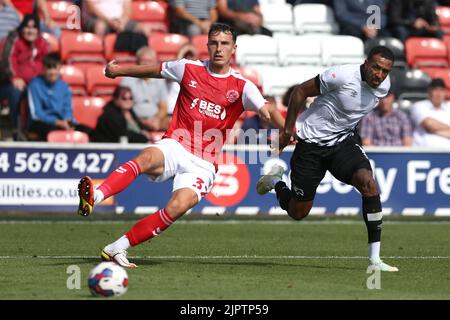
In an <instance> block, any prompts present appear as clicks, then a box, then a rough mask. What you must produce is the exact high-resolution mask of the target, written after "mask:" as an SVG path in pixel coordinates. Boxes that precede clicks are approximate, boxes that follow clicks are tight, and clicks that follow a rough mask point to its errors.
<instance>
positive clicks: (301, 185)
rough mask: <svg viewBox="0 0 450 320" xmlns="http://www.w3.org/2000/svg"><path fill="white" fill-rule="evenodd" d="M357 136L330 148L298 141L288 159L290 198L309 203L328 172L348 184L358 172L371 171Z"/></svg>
mask: <svg viewBox="0 0 450 320" xmlns="http://www.w3.org/2000/svg"><path fill="white" fill-rule="evenodd" d="M360 141H361V139H360V137H359V136H358V135H354V136H351V137H349V138H347V139H346V140H344V141H342V142H341V143H339V144H337V145H335V146H332V147H323V146H319V145H317V144H315V143H307V142H304V141H303V140H299V141H298V143H297V145H296V147H295V150H294V153H293V155H292V158H291V170H292V171H291V189H292V195H293V196H294V197H295V198H296V199H297V200H299V201H311V200H313V199H314V197H315V195H316V189H317V187H318V186H319V184H320V182H321V181H322V179H323V177H324V176H325V173H326V172H327V170H328V171H330V172H331V174H332V175H333V176H334V177H335V178H336V179H338V180H340V181H342V182H344V183H346V184H351V179H352V176H353V174H354V173H355V172H356V171H357V170H359V169H363V168H364V169H368V170H370V171H372V167H371V166H370V162H369V159H368V158H367V156H366V154H365V152H364V151H363V149H362V147H361V143H360Z"/></svg>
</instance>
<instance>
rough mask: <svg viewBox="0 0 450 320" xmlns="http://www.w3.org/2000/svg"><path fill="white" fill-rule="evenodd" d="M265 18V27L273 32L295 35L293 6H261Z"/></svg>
mask: <svg viewBox="0 0 450 320" xmlns="http://www.w3.org/2000/svg"><path fill="white" fill-rule="evenodd" d="M260 8H261V13H262V15H263V17H264V27H266V28H267V29H269V30H271V31H272V32H283V33H294V15H293V13H292V5H290V4H289V3H284V4H263V5H260Z"/></svg>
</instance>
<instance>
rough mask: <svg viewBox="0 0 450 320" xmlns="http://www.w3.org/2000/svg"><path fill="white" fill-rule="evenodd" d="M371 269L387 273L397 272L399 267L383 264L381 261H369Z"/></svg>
mask: <svg viewBox="0 0 450 320" xmlns="http://www.w3.org/2000/svg"><path fill="white" fill-rule="evenodd" d="M369 267H372V268H373V269H375V270H380V271H386V272H397V271H398V268H397V267H392V266H390V265H388V264H386V263H384V262H383V260H381V259H377V260H372V259H369Z"/></svg>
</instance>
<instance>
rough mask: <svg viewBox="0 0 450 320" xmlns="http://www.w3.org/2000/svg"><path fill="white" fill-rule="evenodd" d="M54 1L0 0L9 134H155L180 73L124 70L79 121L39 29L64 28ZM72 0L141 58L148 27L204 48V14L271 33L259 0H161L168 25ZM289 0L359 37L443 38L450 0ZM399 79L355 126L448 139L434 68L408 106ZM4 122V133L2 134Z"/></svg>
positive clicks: (93, 1) (436, 143)
mask: <svg viewBox="0 0 450 320" xmlns="http://www.w3.org/2000/svg"><path fill="white" fill-rule="evenodd" d="M266 1H268V2H270V0H266ZM266 1H265V2H266ZM51 2H52V1H50V0H33V1H29V0H0V52H1V56H0V105H1V107H2V109H1V114H2V116H6V115H7V119H8V121H6V122H4V123H2V126H3V127H5V126H7V127H8V129H10V132H11V133H12V139H15V140H36V141H46V140H47V135H48V133H49V132H51V131H54V130H77V131H82V132H84V133H86V134H87V135H88V136H89V139H90V141H95V142H119V141H121V139H122V138H123V137H126V140H127V141H129V142H149V141H154V140H155V139H157V138H158V137H160V135H159V136H158V134H159V133H161V132H163V131H164V130H165V129H166V128H167V127H168V124H169V122H170V119H171V114H172V112H173V108H174V105H175V101H176V98H177V95H178V91H179V86H178V84H177V83H175V82H169V81H166V80H161V79H132V78H124V79H122V80H121V81H120V83H119V84H118V86H117V87H116V88H115V90H114V91H113V92H111V93H110V94H108V95H107V99H106V101H105V102H106V105H105V106H104V107H103V113H102V114H101V115H100V117H99V118H98V121H97V123H96V126H95V127H92V126H87V125H85V124H81V123H78V122H77V119H76V117H75V116H74V112H73V105H72V103H73V99H72V98H73V97H72V96H73V92H72V91H71V88H70V86H69V85H68V84H67V83H66V82H65V81H64V80H63V79H62V78H61V76H60V72H61V67H62V66H63V64H67V63H68V62H67V61H64V59H63V58H62V57H61V52H60V51H57V52H51V50H50V47H49V43H48V41H47V40H46V39H44V35H45V34H50V35H52V36H53V37H54V38H56V39H59V38H60V37H61V34H62V33H63V32H65V29H66V26H64V25H63V24H58V23H57V22H55V21H54V19H53V17H52V15H51V13H50V12H49V6H50V4H51ZM66 2H69V1H66ZM71 2H72V3H73V4H74V5H77V6H78V8H80V10H79V13H80V18H81V24H80V26H79V30H78V32H90V33H93V34H95V35H97V36H99V37H102V38H105V37H106V35H108V34H111V33H113V34H114V33H115V34H116V35H117V39H116V41H115V49H117V48H122V49H123V48H125V49H124V51H128V52H129V53H130V54H131V56H132V57H135V58H136V63H138V64H152V63H155V62H157V61H158V60H159V57H158V55H157V53H156V52H155V50H154V49H153V48H152V47H151V46H150V45H149V43H151V41H149V40H150V39H151V38H152V35H153V34H155V32H170V33H177V34H180V35H184V36H187V37H188V39H190V40H191V42H189V41H188V42H187V43H186V44H185V45H184V46H182V47H181V49H180V51H179V52H178V56H177V57H176V58H177V59H180V58H187V59H198V58H199V57H200V58H201V56H200V53H199V52H198V46H195V45H193V42H192V40H193V39H194V38H195V37H196V36H198V35H205V34H207V32H208V30H209V27H210V26H211V24H213V23H214V22H217V21H220V22H225V23H228V24H231V25H233V26H234V27H235V29H236V30H237V32H238V34H240V35H242V34H250V35H255V34H261V35H266V36H275V35H274V32H273V31H272V30H270V29H269V28H267V26H265V24H264V15H263V14H262V10H261V4H260V1H258V0H245V1H243V0H242V1H237V0H169V1H162V2H164V6H165V8H167V12H168V15H167V29H166V28H165V26H164V25H157V24H154V23H153V24H152V23H146V22H145V21H141V20H140V19H137V20H134V19H132V17H133V14H132V13H133V12H132V10H133V6H132V4H133V1H132V0H85V1H71ZM135 2H137V1H136V0H135ZM160 2H161V1H160ZM286 2H287V3H290V4H292V5H293V6H296V5H301V4H306V3H316V4H317V3H321V4H325V5H327V6H329V7H330V8H333V11H334V14H335V20H336V21H337V23H338V24H339V30H340V34H343V35H351V36H354V37H358V38H360V39H361V40H363V41H365V42H366V43H368V41H371V40H373V39H378V38H380V37H389V38H396V39H399V40H400V41H401V42H402V43H405V42H406V41H407V39H408V38H410V37H426V38H430V37H432V38H436V39H444V38H445V36H446V34H445V30H443V29H442V28H441V26H440V24H439V19H438V16H437V14H436V10H437V8H438V6H449V5H450V3H449V2H450V1H437V2H436V1H433V0H328V1H327V0H322V1H320V0H317V1H311V0H310V1H301V0H297V1H286ZM371 5H376V6H377V8H380V12H379V13H380V16H379V19H375V20H374V24H368V23H367V22H368V17H369V15H370V14H369V13H368V7H370V6H371ZM105 39H106V38H105ZM449 43H450V42H449ZM305 45H308V44H307V43H305ZM361 63H362V61H361ZM241 67H242V66H241ZM86 68H89V66H87V67H86ZM396 85H397V84H396V83H395V81H393V88H392V90H391V92H390V93H389V95H388V96H387V97H385V98H384V99H382V100H381V101H380V104H379V106H378V107H377V109H376V110H374V111H373V112H372V113H370V114H369V115H367V116H366V117H365V118H364V119H363V120H362V121H361V123H360V125H359V132H360V135H361V137H362V140H363V144H364V145H375V146H412V145H414V146H432V147H450V106H449V104H448V102H447V89H448V85H446V82H445V81H444V80H443V79H440V78H435V79H433V80H432V81H431V82H429V85H428V88H427V90H428V91H427V94H428V96H427V98H426V99H424V100H421V101H414V104H413V105H412V106H411V107H410V108H408V110H407V112H405V111H404V110H401V108H397V107H396V106H397V103H396V100H397V98H398V93H397V92H396ZM290 89H292V88H290ZM266 99H267V100H268V101H269V102H270V103H273V104H276V105H277V106H278V107H279V108H284V109H285V108H286V106H287V103H288V99H289V91H288V92H287V93H286V94H285V96H284V97H283V99H276V98H275V97H273V96H267V97H266ZM239 125H240V126H241V127H242V128H243V129H270V128H268V124H266V123H262V122H261V121H260V120H258V119H257V118H255V117H253V115H245V116H243V117H242V119H241V121H240V122H239ZM4 132H5V130H2V133H3V136H2V137H0V138H1V139H2V140H4V139H6V138H5V134H4ZM154 133H158V134H156V135H155V134H154ZM6 136H7V135H6ZM269 139H270V135H269ZM236 141H239V139H238V137H237V136H235V137H232V138H230V142H236Z"/></svg>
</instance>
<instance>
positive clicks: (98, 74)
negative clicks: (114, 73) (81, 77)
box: [86, 66, 121, 96]
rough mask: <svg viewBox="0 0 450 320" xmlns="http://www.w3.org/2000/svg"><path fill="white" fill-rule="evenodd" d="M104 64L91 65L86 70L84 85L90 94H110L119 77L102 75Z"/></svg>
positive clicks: (118, 82) (117, 83)
mask: <svg viewBox="0 0 450 320" xmlns="http://www.w3.org/2000/svg"><path fill="white" fill-rule="evenodd" d="M104 69H105V68H104V66H92V67H90V68H89V69H88V70H87V71H86V87H87V91H88V93H89V94H90V95H91V96H110V95H112V94H113V92H114V89H115V88H116V87H117V86H118V85H119V84H120V81H121V79H120V78H115V79H110V78H107V77H105V75H104Z"/></svg>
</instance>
